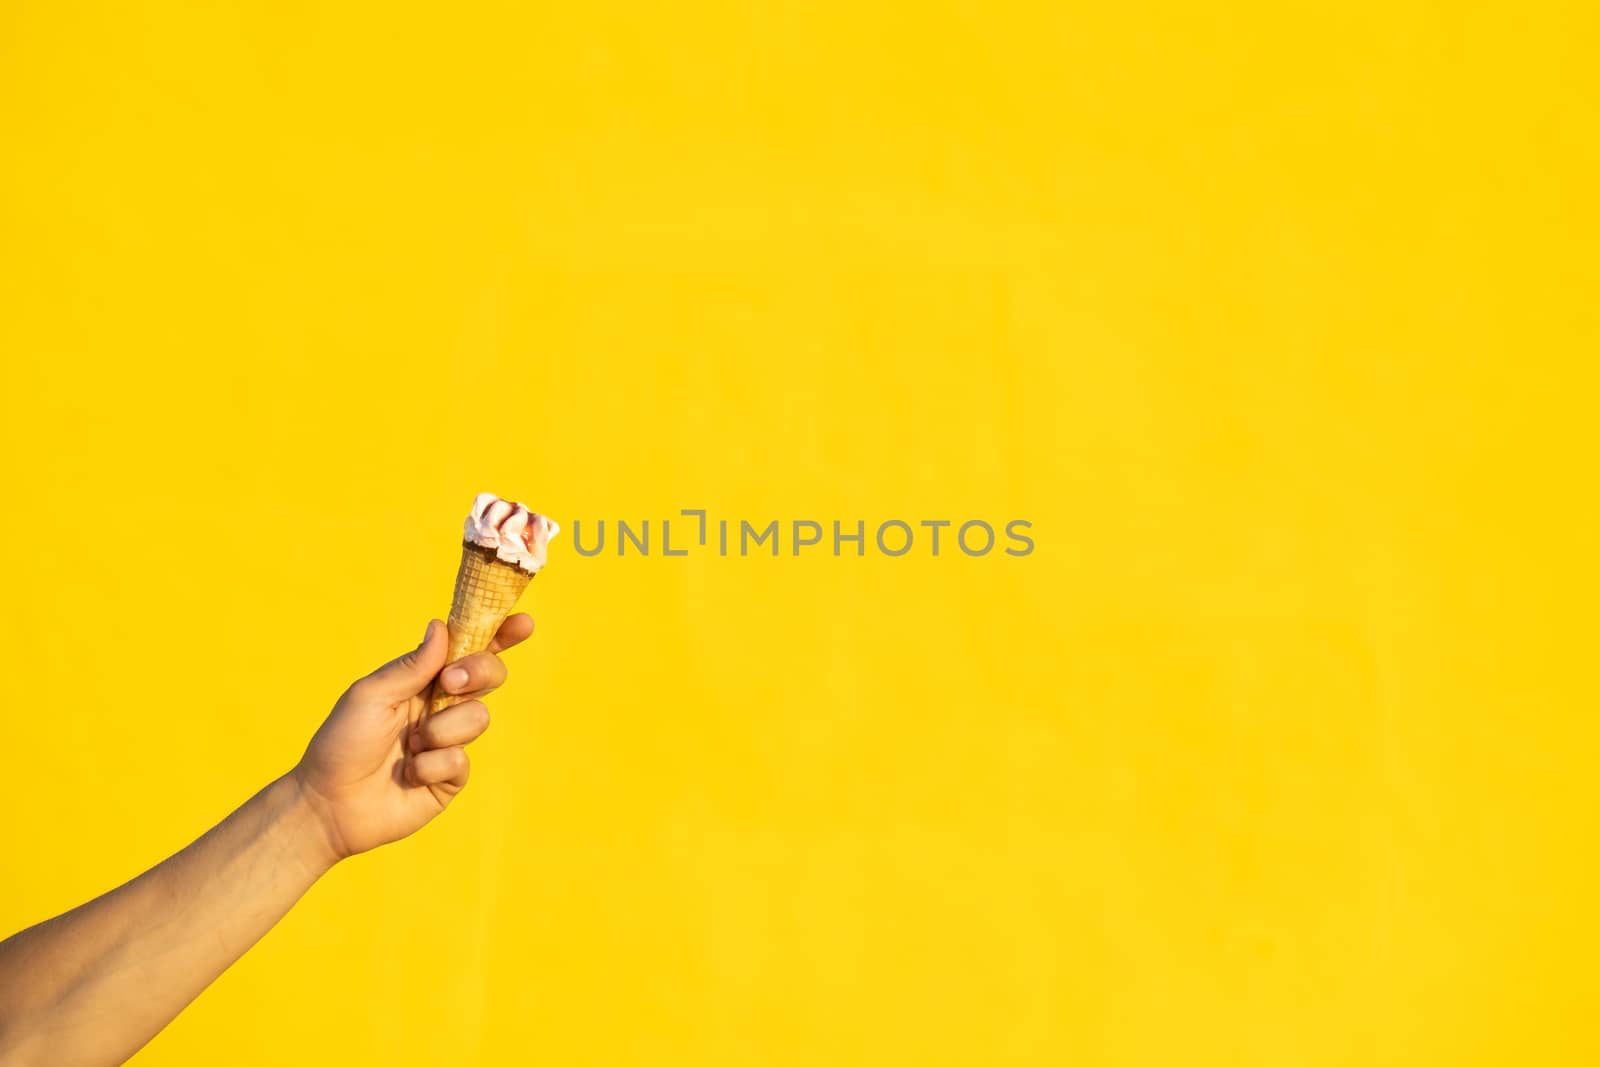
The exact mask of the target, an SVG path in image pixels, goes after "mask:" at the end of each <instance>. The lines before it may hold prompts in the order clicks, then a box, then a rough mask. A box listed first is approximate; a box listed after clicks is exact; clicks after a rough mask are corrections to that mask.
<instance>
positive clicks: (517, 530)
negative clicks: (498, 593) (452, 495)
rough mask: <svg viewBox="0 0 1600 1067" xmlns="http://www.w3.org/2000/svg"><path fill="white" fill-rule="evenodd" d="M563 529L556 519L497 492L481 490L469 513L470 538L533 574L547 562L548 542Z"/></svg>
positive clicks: (468, 530) (468, 531) (476, 543)
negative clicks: (500, 495) (506, 498)
mask: <svg viewBox="0 0 1600 1067" xmlns="http://www.w3.org/2000/svg"><path fill="white" fill-rule="evenodd" d="M560 532H561V527H560V526H558V525H556V522H555V520H554V519H551V518H549V517H548V516H545V515H540V514H539V513H537V512H534V511H529V510H528V509H527V507H526V506H525V505H522V504H517V503H514V502H512V501H509V500H501V499H500V498H499V497H497V496H495V495H494V494H493V493H479V494H478V496H477V499H475V500H473V502H472V514H471V515H468V516H467V534H466V536H467V540H468V541H471V542H472V543H473V544H475V545H480V546H482V547H484V548H492V549H494V550H495V555H496V556H498V557H500V558H501V559H503V560H505V561H506V562H507V563H515V564H516V565H517V566H519V567H521V568H522V569H523V570H525V571H527V572H528V573H529V574H538V573H539V569H540V568H541V567H543V566H544V552H545V546H546V545H547V544H548V543H549V541H550V538H552V537H554V536H555V535H556V534H558V533H560Z"/></svg>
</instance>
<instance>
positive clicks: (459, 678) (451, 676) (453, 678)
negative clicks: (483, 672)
mask: <svg viewBox="0 0 1600 1067" xmlns="http://www.w3.org/2000/svg"><path fill="white" fill-rule="evenodd" d="M466 684H467V672H466V671H464V670H462V669H461V668H460V667H451V668H450V669H449V670H447V671H445V672H444V687H445V688H446V689H449V690H452V691H453V690H456V689H460V688H461V687H462V686H464V685H466Z"/></svg>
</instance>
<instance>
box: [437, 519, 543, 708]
mask: <svg viewBox="0 0 1600 1067" xmlns="http://www.w3.org/2000/svg"><path fill="white" fill-rule="evenodd" d="M532 578H533V575H531V574H529V573H528V572H527V571H525V570H523V569H522V568H521V567H519V566H517V565H516V564H515V563H507V562H506V561H505V560H503V559H501V558H499V557H498V556H496V555H495V553H494V549H492V548H483V547H482V546H480V545H475V544H473V543H472V542H471V541H463V542H462V544H461V569H460V570H459V571H457V572H456V594H455V599H454V600H453V601H451V604H450V618H449V619H448V620H447V625H448V627H449V630H450V653H449V655H448V657H447V658H446V659H445V662H446V663H454V662H455V661H456V660H458V659H460V658H461V657H463V656H470V655H472V654H473V653H474V652H482V651H483V650H484V649H486V648H488V647H489V642H490V641H492V640H494V635H495V633H496V631H498V630H499V629H500V624H501V623H502V622H505V620H506V616H507V615H510V614H511V612H512V609H514V608H515V607H516V606H517V598H518V597H520V596H521V595H522V591H523V590H524V589H526V588H528V582H529V581H530V580H531V579H532ZM451 702H452V698H451V697H449V696H447V695H446V694H445V693H443V692H440V691H438V689H437V687H435V689H434V690H432V691H430V692H429V694H428V714H430V715H432V714H433V713H434V712H436V711H439V710H441V709H442V708H445V707H447V706H449V704H450V703H451Z"/></svg>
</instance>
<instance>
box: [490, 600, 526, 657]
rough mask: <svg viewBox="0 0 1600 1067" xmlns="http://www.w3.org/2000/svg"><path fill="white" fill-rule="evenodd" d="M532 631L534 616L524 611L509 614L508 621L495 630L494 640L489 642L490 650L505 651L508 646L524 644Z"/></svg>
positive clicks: (497, 652) (494, 651) (495, 651)
mask: <svg viewBox="0 0 1600 1067" xmlns="http://www.w3.org/2000/svg"><path fill="white" fill-rule="evenodd" d="M532 633H533V616H531V615H529V614H528V613H527V612H523V611H519V612H517V613H516V614H515V615H508V616H506V621H505V622H503V623H501V624H500V629H499V630H498V631H496V632H495V635H494V640H493V641H490V642H489V648H488V651H490V652H493V653H496V654H499V653H501V652H504V651H505V650H506V649H508V648H513V647H515V646H517V645H520V644H522V642H524V641H526V640H527V639H528V637H529V635H531V634H532Z"/></svg>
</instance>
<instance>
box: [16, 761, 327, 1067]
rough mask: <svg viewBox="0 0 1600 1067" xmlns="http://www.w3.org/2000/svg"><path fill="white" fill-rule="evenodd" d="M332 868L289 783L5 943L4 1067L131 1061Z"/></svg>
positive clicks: (304, 802)
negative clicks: (101, 893) (137, 872)
mask: <svg viewBox="0 0 1600 1067" xmlns="http://www.w3.org/2000/svg"><path fill="white" fill-rule="evenodd" d="M333 862H334V856H333V853H332V851H331V849H330V848H329V846H328V840H327V837H326V834H325V831H324V830H323V827H322V824H321V822H320V821H319V820H318V818H317V816H316V813H315V812H314V811H313V809H312V808H311V806H310V804H309V802H308V799H307V798H306V797H305V796H303V795H302V794H301V791H300V788H299V787H298V785H297V784H296V781H295V779H294V778H293V777H292V776H289V777H284V778H280V779H278V780H277V781H275V782H273V783H272V784H271V785H269V786H267V787H266V788H265V789H263V790H261V792H259V793H257V794H256V795H255V796H253V797H251V798H250V799H249V800H248V801H246V802H245V803H244V804H243V805H242V806H241V807H240V808H239V809H238V810H236V811H234V812H233V814H231V815H229V816H228V817H227V818H226V819H224V820H223V821H222V822H221V823H219V824H217V825H216V826H215V827H213V828H212V829H211V830H210V831H208V832H207V833H206V834H205V836H203V837H201V838H200V839H199V840H197V841H195V842H194V843H193V844H191V845H190V846H189V847H188V848H185V849H184V850H183V851H182V852H179V853H178V854H177V855H175V856H172V857H171V858H169V859H167V860H166V861H164V862H163V863H161V864H159V865H158V866H156V867H153V868H151V869H150V870H148V871H146V872H145V873H144V874H142V875H140V876H139V877H138V878H135V879H134V880H133V881H131V882H129V883H127V884H126V885H123V886H121V887H119V888H117V889H114V890H112V891H111V892H109V893H107V894H105V895H104V896H102V897H98V898H96V899H95V900H92V901H90V902H89V903H87V904H84V905H83V906H82V907H79V908H76V909H74V910H73V911H70V912H68V913H66V914H65V915H61V916H58V917H57V918H54V919H51V920H50V921H48V922H45V923H41V924H39V925H38V926H35V927H32V928H30V929H28V930H24V931H22V932H21V933H19V934H17V935H15V936H14V937H12V938H10V939H8V940H7V941H5V942H0V1062H3V1063H4V1064H5V1065H6V1067H11V1065H12V1064H17V1065H23V1064H33V1063H46V1062H48V1063H51V1064H82V1065H85V1067H88V1065H95V1064H116V1063H121V1062H122V1061H123V1060H124V1059H126V1058H127V1057H129V1056H131V1055H132V1054H133V1053H134V1052H135V1051H136V1050H138V1049H139V1048H140V1046H142V1045H143V1044H144V1043H145V1042H147V1041H149V1040H150V1038H151V1037H153V1036H154V1035H155V1034H156V1033H157V1032H158V1031H159V1030H160V1029H161V1028H162V1027H164V1026H165V1025H166V1024H167V1023H168V1022H170V1021H171V1020H172V1018H173V1017H174V1016H176V1015H177V1014H178V1013H179V1012H180V1011H182V1010H183V1008H184V1007H185V1006H186V1005H187V1004H188V1003H189V1002H190V1001H191V1000H193V999H194V998H195V997H196V996H197V995H198V994H199V993H200V991H201V990H203V989H204V988H205V987H206V986H207V985H209V984H210V983H211V982H212V980H214V979H215V978H216V977H217V976H218V975H219V974H221V973H222V972H223V971H224V970H226V969H227V968H228V966H229V965H230V964H232V963H233V961H234V960H236V959H238V958H239V956H240V955H242V954H243V953H244V952H245V950H246V949H248V948H249V947H250V946H251V945H253V944H255V943H256V941H258V940H259V939H260V938H261V936H262V935H263V934H265V933H266V932H267V931H268V930H269V929H271V928H272V926H273V924H274V923H276V922H277V921H278V920H279V919H280V918H282V917H283V915H284V913H286V912H287V911H288V910H289V909H290V908H291V907H292V906H293V905H294V903H295V901H297V900H299V899H300V897H301V895H303V894H304V893H305V891H306V890H307V889H309V888H310V887H311V884H312V883H313V882H315V881H316V880H317V878H318V877H320V876H321V875H322V874H323V873H324V872H325V871H327V869H328V868H329V867H331V866H332V864H333Z"/></svg>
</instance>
